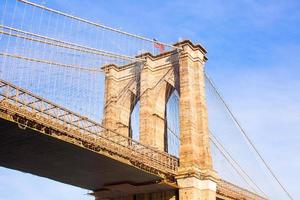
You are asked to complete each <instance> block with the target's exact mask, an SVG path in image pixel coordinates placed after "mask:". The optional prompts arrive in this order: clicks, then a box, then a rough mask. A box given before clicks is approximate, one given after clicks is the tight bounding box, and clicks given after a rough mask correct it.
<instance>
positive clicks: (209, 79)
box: [205, 72, 294, 200]
mask: <svg viewBox="0 0 300 200" xmlns="http://www.w3.org/2000/svg"><path fill="white" fill-rule="evenodd" d="M205 78H206V79H207V80H208V82H209V84H210V85H211V86H212V88H213V89H214V91H215V93H216V94H217V96H218V97H219V98H220V100H221V102H222V103H223V105H224V106H225V108H226V110H227V112H228V113H229V115H230V117H231V118H232V120H233V121H234V122H235V124H236V125H237V127H238V128H239V130H240V132H241V133H242V134H243V136H244V137H245V139H246V141H247V142H248V143H249V144H250V145H251V147H252V148H253V150H254V151H255V153H256V154H257V155H258V157H259V158H260V160H261V161H262V162H263V164H264V166H265V167H266V168H267V170H268V171H269V172H270V174H271V175H272V177H273V178H274V179H275V180H276V182H277V183H278V184H279V186H280V187H281V189H282V190H283V191H284V193H285V194H286V195H287V196H288V198H289V199H290V200H294V198H293V197H292V196H291V194H290V193H289V192H288V190H287V189H286V188H285V186H284V185H283V184H282V183H281V182H280V180H279V178H278V177H277V176H276V175H275V173H274V172H273V170H272V169H271V167H270V165H269V164H268V163H267V161H266V160H265V159H264V158H263V157H262V155H261V154H260V152H259V151H258V149H257V148H256V146H255V145H254V143H253V142H252V140H251V139H250V137H249V136H248V135H247V133H246V131H245V130H244V129H243V127H242V126H241V124H240V123H239V121H238V120H237V118H236V117H235V115H234V114H233V112H232V111H231V109H230V108H229V106H228V104H227V103H226V102H225V100H224V98H223V97H222V95H221V93H220V92H219V90H218V89H217V87H216V85H215V84H214V82H213V80H212V79H211V78H210V77H209V75H208V74H207V72H205Z"/></svg>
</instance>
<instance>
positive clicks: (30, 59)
mask: <svg viewBox="0 0 300 200" xmlns="http://www.w3.org/2000/svg"><path fill="white" fill-rule="evenodd" d="M0 56H3V57H10V58H16V59H22V60H26V61H30V62H37V63H43V64H48V65H56V66H59V67H66V68H73V69H79V70H83V71H90V72H100V71H101V69H99V68H96V67H94V68H86V67H82V66H77V65H70V64H64V63H57V62H52V61H48V60H40V59H36V58H29V57H24V56H20V55H13V54H9V53H1V52H0Z"/></svg>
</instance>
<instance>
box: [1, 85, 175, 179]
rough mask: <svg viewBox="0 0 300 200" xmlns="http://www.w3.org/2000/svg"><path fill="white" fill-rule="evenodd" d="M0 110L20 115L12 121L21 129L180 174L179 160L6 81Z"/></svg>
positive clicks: (146, 167)
mask: <svg viewBox="0 0 300 200" xmlns="http://www.w3.org/2000/svg"><path fill="white" fill-rule="evenodd" d="M0 107H1V112H7V113H9V115H11V116H17V118H19V120H18V119H17V118H16V117H15V118H13V117H12V119H14V120H13V121H14V122H16V123H18V124H20V126H21V127H26V126H27V127H29V128H32V129H38V131H40V132H41V131H42V132H44V131H45V129H51V131H52V132H53V131H54V132H55V131H57V132H59V133H60V134H61V135H62V136H61V137H62V138H63V136H65V137H64V138H68V141H69V140H70V138H71V139H72V140H75V141H74V143H75V144H81V145H82V146H84V147H86V148H88V149H91V150H93V151H97V152H100V153H101V152H103V151H104V152H106V153H108V154H107V155H109V156H112V157H113V158H121V159H123V161H125V162H126V161H129V162H130V163H131V164H133V165H134V166H137V167H139V168H142V169H143V170H146V171H150V172H152V173H153V172H154V173H157V174H163V175H167V176H173V175H175V174H176V172H177V168H178V165H179V164H178V162H179V161H178V158H176V157H173V156H171V155H169V154H168V153H165V152H162V151H158V150H156V149H154V148H152V147H148V146H145V145H143V144H141V143H139V142H137V141H135V140H133V139H131V138H129V137H126V136H123V135H121V134H119V133H117V132H114V131H112V130H109V129H108V128H105V127H103V126H102V125H101V124H98V123H96V122H94V121H92V120H90V119H88V118H86V117H83V116H81V115H79V114H76V113H74V112H72V111H70V110H68V109H65V108H62V107H60V106H59V105H56V104H54V103H52V102H50V101H48V100H46V99H43V98H42V97H39V96H36V95H34V94H32V93H31V92H29V91H27V90H24V89H22V88H20V87H17V86H15V85H13V84H11V83H9V82H6V81H4V80H0ZM38 127H40V128H38Z"/></svg>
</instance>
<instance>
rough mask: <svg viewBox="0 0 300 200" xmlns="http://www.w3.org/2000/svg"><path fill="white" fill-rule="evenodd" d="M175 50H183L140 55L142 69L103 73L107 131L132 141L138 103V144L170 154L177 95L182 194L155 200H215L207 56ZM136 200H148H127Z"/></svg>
mask: <svg viewBox="0 0 300 200" xmlns="http://www.w3.org/2000/svg"><path fill="white" fill-rule="evenodd" d="M175 45H176V46H178V47H181V49H182V50H180V51H176V50H174V51H170V52H166V53H163V54H160V55H158V56H153V55H151V54H149V53H145V54H143V55H140V57H142V58H145V60H146V61H145V63H144V64H143V65H140V64H138V63H135V64H130V65H126V66H122V67H119V66H115V65H107V66H104V67H103V70H104V72H105V75H106V76H105V95H106V96H105V108H104V120H103V125H104V126H105V127H109V128H110V129H113V130H115V131H117V132H119V133H121V134H124V135H125V136H131V132H132V131H131V128H130V120H131V119H130V116H131V112H132V110H133V108H134V106H135V104H136V102H137V101H140V142H141V143H143V144H146V145H149V146H152V147H154V148H156V149H158V150H161V151H166V114H165V113H166V104H167V101H168V99H169V97H170V95H171V93H172V91H173V90H177V91H178V93H179V110H180V141H181V142H180V155H179V162H180V167H179V170H178V175H177V177H176V182H177V186H178V188H179V189H178V190H177V191H174V192H168V193H166V192H161V195H158V196H157V197H155V198H154V199H161V200H169V199H174V200H175V199H179V200H215V199H216V178H217V175H216V173H215V172H214V171H213V167H212V159H211V154H210V143H209V132H208V122H207V120H208V119H207V108H206V102H205V79H204V64H205V62H206V60H207V59H206V57H205V54H206V51H205V49H204V48H203V47H202V46H200V45H194V44H193V43H192V42H190V41H182V42H180V43H177V44H175ZM147 195H148V196H147ZM137 197H138V198H137ZM152 197H153V196H152ZM136 198H137V199H142V200H146V199H150V196H149V194H144V195H138V196H135V197H133V196H132V197H128V199H136Z"/></svg>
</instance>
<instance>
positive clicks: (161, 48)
mask: <svg viewBox="0 0 300 200" xmlns="http://www.w3.org/2000/svg"><path fill="white" fill-rule="evenodd" d="M153 41H154V43H153V45H154V47H155V48H157V49H159V52H160V53H162V52H164V51H165V45H163V44H161V43H159V42H157V40H156V39H153Z"/></svg>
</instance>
